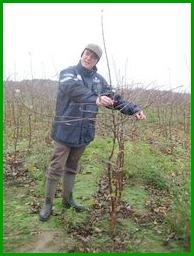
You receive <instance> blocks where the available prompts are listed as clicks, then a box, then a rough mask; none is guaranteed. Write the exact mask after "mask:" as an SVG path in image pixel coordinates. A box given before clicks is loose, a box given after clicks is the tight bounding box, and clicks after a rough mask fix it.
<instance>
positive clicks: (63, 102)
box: [51, 62, 140, 147]
mask: <svg viewBox="0 0 194 256" xmlns="http://www.w3.org/2000/svg"><path fill="white" fill-rule="evenodd" d="M96 71H97V69H96V68H93V69H92V70H87V69H86V68H84V67H83V66H82V65H81V63H80V62H79V64H78V65H77V66H72V67H69V68H67V69H65V70H63V71H61V73H60V77H59V88H58V94H57V103H56V114H55V119H54V122H53V129H52V135H51V137H52V138H53V139H54V140H55V141H57V142H60V143H63V144H65V145H67V146H71V147H80V146H83V145H87V144H89V143H90V142H91V141H92V140H93V139H94V136H95V119H96V114H97V112H98V107H97V105H96V99H97V97H98V96H100V95H101V96H102V95H106V96H108V97H111V98H112V99H114V100H115V103H114V109H118V110H119V111H120V112H121V113H123V114H126V115H132V114H134V113H136V112H138V111H140V108H139V107H138V106H137V105H134V104H133V103H129V102H126V101H123V100H122V99H121V97H120V96H118V95H116V96H114V93H113V92H112V90H111V88H110V87H109V86H108V84H107V82H106V80H105V79H104V78H103V77H102V76H101V75H100V74H98V73H97V72H96Z"/></svg>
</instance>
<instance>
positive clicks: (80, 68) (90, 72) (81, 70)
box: [76, 61, 97, 77]
mask: <svg viewBox="0 0 194 256" xmlns="http://www.w3.org/2000/svg"><path fill="white" fill-rule="evenodd" d="M76 67H77V70H78V72H79V73H80V74H81V75H83V76H87V77H90V76H92V75H94V74H95V73H96V71H97V68H96V66H94V67H93V68H92V69H91V70H88V69H87V68H85V67H83V66H82V64H81V61H79V63H78V64H77V66H76Z"/></svg>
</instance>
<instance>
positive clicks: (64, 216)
mask: <svg viewBox="0 0 194 256" xmlns="http://www.w3.org/2000/svg"><path fill="white" fill-rule="evenodd" d="M110 149H111V139H106V138H100V137H97V138H96V140H95V141H94V142H93V143H91V145H90V146H89V147H88V148H87V149H86V151H85V152H84V155H83V157H82V160H81V170H80V173H79V174H78V175H77V179H76V186H75V192H74V195H75V199H76V200H77V201H79V202H80V203H82V204H84V205H86V206H87V207H88V208H90V209H91V206H92V205H93V202H94V195H95V193H96V191H97V189H98V181H99V179H100V177H101V176H102V175H104V174H106V172H105V168H106V163H105V162H106V160H107V157H108V154H109V153H110ZM179 151H180V150H179ZM42 152H44V155H43V154H42ZM51 154H52V146H49V147H48V145H45V144H43V145H42V144H39V145H34V147H33V148H32V149H31V154H26V158H25V163H24V166H25V168H27V169H28V174H29V176H30V178H31V179H33V180H34V185H33V186H32V185H30V186H29V187H28V186H27V187H16V186H13V185H12V186H7V185H5V188H4V251H5V252H21V251H28V250H30V251H31V250H33V249H32V248H34V249H36V245H37V242H38V241H39V240H41V238H42V235H45V237H50V240H49V241H47V242H48V249H49V250H51V251H52V252H53V251H55V252H67V251H68V250H71V249H72V250H73V248H78V247H79V246H83V245H82V243H80V241H78V240H77V239H76V238H75V237H72V236H70V234H69V233H68V232H69V231H70V230H71V229H72V228H75V227H76V228H77V227H78V228H80V229H82V227H83V225H85V224H84V223H87V219H88V213H87V212H86V213H82V214H77V213H75V212H74V211H73V210H72V209H70V210H65V211H63V210H62V208H61V198H60V195H57V197H56V198H55V200H54V214H55V215H54V216H51V218H50V219H49V221H47V222H45V223H42V222H40V221H39V219H38V214H30V213H29V212H30V207H31V206H30V204H31V202H32V201H33V200H36V201H37V202H38V203H39V204H40V205H42V204H43V200H44V173H45V170H46V167H47V165H48V163H49V157H50V156H51ZM180 163H182V165H181V164H180ZM180 166H182V167H181V168H186V172H187V173H188V172H189V165H187V166H186V165H184V164H183V161H182V160H181V158H177V159H175V158H174V157H173V156H172V155H170V156H169V155H166V156H165V155H163V154H162V153H161V152H160V151H156V150H154V151H153V149H152V148H150V146H149V145H147V144H145V143H141V142H138V143H137V142H135V143H132V142H131V143H130V144H127V145H126V150H125V172H126V175H127V177H128V180H127V182H126V184H125V186H124V191H123V194H122V200H124V201H126V203H128V204H129V205H130V206H132V209H133V210H134V211H135V213H138V214H140V215H146V214H149V213H150V209H149V207H148V206H147V205H146V203H147V202H149V201H153V203H154V204H156V206H155V207H158V206H163V204H164V202H165V200H166V198H167V197H168V196H169V198H170V200H171V201H172V209H171V211H170V212H169V213H168V214H167V216H166V217H165V219H164V221H163V222H162V223H160V225H159V224H157V225H155V224H153V223H152V222H151V223H145V225H140V224H138V223H137V222H136V221H135V219H134V218H127V219H122V218H120V219H119V224H118V226H117V231H119V232H121V233H123V234H126V235H127V237H128V240H126V244H125V247H126V248H127V251H128V252H182V251H188V250H189V246H190V245H189V242H188V241H189V239H190V236H189V235H190V234H189V230H190V229H189V226H188V225H189V223H190V215H189V211H187V208H186V207H189V194H190V191H189V189H188V188H189V183H188V179H189V176H188V175H184V180H183V174H184V173H183V172H181V171H180ZM172 173H176V174H177V173H178V174H179V175H177V176H176V182H174V183H173V182H172V178H173V177H172V176H171V174H172ZM180 181H182V183H181V188H182V192H181V193H180V194H178V191H180V186H178V185H180V184H179V182H180ZM147 186H149V187H151V188H152V190H151V191H159V193H161V192H162V193H163V192H164V194H159V195H160V196H156V195H154V194H151V192H150V190H147ZM59 187H60V184H59ZM157 193H158V192H157ZM185 193H188V194H187V197H186V196H185V195H186V194H185ZM178 195H179V197H178ZM181 200H182V204H180V202H181ZM185 212H186V213H187V214H185ZM108 218H109V216H107V215H104V216H102V217H100V218H99V219H98V221H97V222H96V223H95V227H97V228H99V229H101V230H102V232H101V233H100V234H97V235H96V234H94V235H92V236H91V238H90V243H89V245H90V247H91V248H94V249H95V250H96V251H98V252H100V251H104V252H109V251H111V250H112V249H113V240H112V239H111V237H110V227H109V222H108ZM175 218H176V219H175ZM184 227H187V228H184ZM172 231H173V232H176V233H177V239H174V240H173V239H172V240H170V241H169V242H168V244H165V243H164V241H165V239H166V238H167V237H168V235H169V234H170V232H172ZM52 236H53V237H55V236H57V237H58V238H57V239H56V241H53V239H54V238H52ZM59 237H60V239H59ZM65 238H68V239H65ZM181 239H182V240H181ZM181 243H182V244H181ZM37 248H39V250H42V251H43V249H40V247H37ZM37 250H38V249H37ZM44 250H46V249H44Z"/></svg>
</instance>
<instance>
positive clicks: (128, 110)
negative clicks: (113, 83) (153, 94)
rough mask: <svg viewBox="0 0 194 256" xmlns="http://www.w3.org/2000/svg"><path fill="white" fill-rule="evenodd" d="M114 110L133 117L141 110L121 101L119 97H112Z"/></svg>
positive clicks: (132, 104)
mask: <svg viewBox="0 0 194 256" xmlns="http://www.w3.org/2000/svg"><path fill="white" fill-rule="evenodd" d="M113 100H114V105H113V106H114V109H115V110H119V111H120V112H121V113H122V114H124V115H133V114H135V113H137V112H139V111H141V108H140V107H139V106H137V105H136V104H134V103H132V102H127V101H124V100H122V98H121V96H120V95H114V98H113Z"/></svg>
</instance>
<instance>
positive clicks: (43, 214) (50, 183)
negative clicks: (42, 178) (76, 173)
mask: <svg viewBox="0 0 194 256" xmlns="http://www.w3.org/2000/svg"><path fill="white" fill-rule="evenodd" d="M57 183H58V181H56V180H51V179H48V178H47V179H46V194H45V203H44V206H43V208H42V209H41V211H40V213H39V220H41V221H47V220H48V218H49V217H50V215H51V214H52V206H53V198H54V195H55V191H56V187H57Z"/></svg>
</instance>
